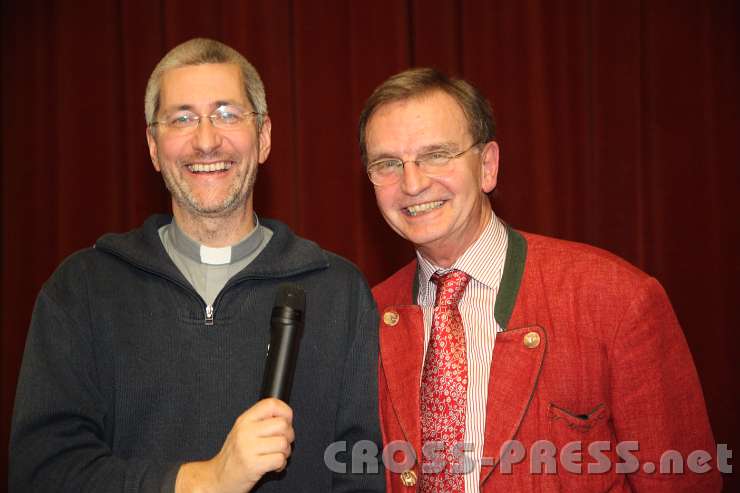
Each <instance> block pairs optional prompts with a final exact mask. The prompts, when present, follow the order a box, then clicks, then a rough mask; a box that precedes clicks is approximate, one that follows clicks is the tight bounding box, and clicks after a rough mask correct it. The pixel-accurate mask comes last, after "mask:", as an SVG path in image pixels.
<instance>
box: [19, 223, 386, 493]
mask: <svg viewBox="0 0 740 493" xmlns="http://www.w3.org/2000/svg"><path fill="white" fill-rule="evenodd" d="M169 221H171V217H169V216H152V217H151V218H149V219H148V220H147V221H146V222H145V224H144V225H143V226H142V227H141V228H139V229H136V230H134V231H131V232H129V233H126V234H109V235H105V236H103V237H101V238H100V239H99V240H98V241H97V243H96V245H95V247H94V248H89V249H86V250H82V251H80V252H77V253H75V254H74V255H72V256H71V257H69V258H68V259H67V260H65V261H64V262H63V263H62V264H61V265H60V266H59V268H58V269H57V271H56V272H55V273H54V274H53V275H52V277H51V278H50V279H49V280H48V281H47V282H46V284H45V285H44V287H43V288H42V290H41V292H40V294H39V297H38V299H37V302H36V306H35V309H34V312H33V317H32V321H31V328H30V330H29V334H28V338H27V342H26V349H25V353H24V357H23V364H22V367H21V372H20V377H19V383H18V391H17V395H16V402H15V409H14V415H13V422H12V430H11V443H10V475H9V486H10V491H11V492H31V491H33V492H44V491H63V492H75V493H78V492H96V493H100V492H121V493H123V492H126V493H128V492H141V493H144V492H147V493H148V492H157V493H159V492H171V491H174V483H175V478H176V476H177V471H178V469H179V466H180V465H181V464H182V463H184V462H189V461H195V460H205V459H209V458H211V457H213V456H214V455H215V454H216V453H218V451H219V450H220V449H221V446H222V444H223V442H224V440H225V438H226V435H227V434H228V432H229V431H230V429H231V428H232V426H233V424H234V422H235V420H236V419H237V417H238V416H239V415H241V414H242V413H243V412H244V411H245V410H247V409H248V408H249V407H250V406H252V405H253V404H255V403H256V402H257V401H258V400H259V392H260V386H261V382H262V373H263V367H264V362H265V354H266V348H267V345H268V343H269V338H270V330H269V326H270V324H269V322H270V312H271V308H272V305H273V302H274V299H275V293H276V292H277V289H278V286H279V285H280V284H282V283H285V282H294V283H298V284H300V285H301V286H302V287H303V288H304V289H305V291H306V312H305V329H304V334H303V339H302V343H301V346H300V351H299V357H298V362H297V367H296V374H295V377H294V380H293V388H292V392H291V396H290V406H291V407H292V408H293V412H294V419H293V426H294V429H295V432H296V439H295V443H294V449H293V454H292V456H291V458H290V460H289V463H288V467H287V469H286V470H285V471H284V472H283V473H281V474H269V475H268V476H266V477H265V478H263V480H262V481H261V482H260V483H258V485H257V486H256V487H255V489H254V490H253V491H259V492H296V491H382V490H383V476H382V471H381V473H380V474H338V473H332V472H331V471H330V469H329V468H328V467H327V466H326V465H325V463H324V453H325V450H326V448H327V446H328V445H329V444H331V443H332V442H335V441H346V442H347V446H346V447H347V448H346V449H347V450H351V449H352V446H353V444H354V443H356V442H358V441H360V440H370V441H372V442H375V443H376V444H379V443H380V437H379V431H378V423H377V377H376V376H377V369H376V363H377V354H378V352H377V327H378V320H377V314H376V310H375V305H374V302H373V300H372V297H371V295H370V292H369V289H368V287H367V285H366V282H365V280H364V279H363V277H362V275H361V274H360V273H359V272H358V270H357V269H356V268H355V267H354V266H353V265H352V264H351V263H349V262H347V261H346V260H344V259H342V258H341V257H338V256H336V255H334V254H332V253H329V252H326V251H324V250H322V249H321V248H319V247H318V246H317V245H316V244H315V243H312V242H310V241H307V240H304V239H301V238H299V237H297V236H295V235H294V234H293V233H292V232H291V231H290V230H289V229H288V228H287V226H285V225H284V224H281V223H279V222H277V221H271V220H266V219H265V220H263V221H262V223H263V224H264V225H265V226H266V227H268V228H269V229H271V230H272V231H273V233H274V235H273V237H272V239H271V240H270V242H269V244H268V245H267V247H266V248H265V249H264V250H263V251H262V252H261V253H260V255H259V256H258V257H257V258H256V259H255V260H254V261H253V262H252V263H251V264H250V265H248V266H247V267H246V268H245V269H244V270H242V271H241V272H239V273H238V274H236V275H235V276H234V277H233V278H232V279H231V280H229V282H228V283H227V284H226V286H225V287H224V289H223V290H222V291H221V293H220V294H219V295H218V297H217V298H216V300H215V302H214V304H213V308H214V311H213V314H212V316H211V317H209V316H208V314H207V313H206V304H205V303H204V301H203V300H202V299H201V297H200V296H199V295H198V294H197V293H196V292H195V290H194V289H193V288H192V287H191V286H190V285H189V284H188V282H187V281H186V280H185V278H184V277H183V276H182V274H181V273H180V271H179V270H178V269H177V267H175V265H174V264H173V263H172V261H171V259H170V258H169V257H168V255H167V253H166V252H165V250H164V248H163V246H162V243H161V241H160V238H159V236H158V234H157V229H158V228H159V227H161V226H162V225H164V224H166V223H168V222H169ZM339 459H340V460H341V459H342V457H341V456H340V457H339ZM348 470H351V469H350V468H348Z"/></svg>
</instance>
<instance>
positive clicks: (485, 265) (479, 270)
mask: <svg viewBox="0 0 740 493" xmlns="http://www.w3.org/2000/svg"><path fill="white" fill-rule="evenodd" d="M506 244H507V237H506V226H504V224H503V222H501V220H500V219H499V218H498V217H496V214H494V213H493V211H491V219H490V220H489V221H488V224H487V225H486V227H485V228H484V229H483V232H482V233H481V235H480V236H479V237H478V239H477V240H475V241H474V242H473V244H472V245H470V246H469V247H468V249H467V250H465V252H463V254H462V255H461V256H460V257H459V258H458V259H457V260H455V262H454V263H453V264H452V266H450V267H449V268H443V267H439V266H437V265H435V264H433V263H432V262H430V261H429V260H427V259H426V258H424V256H423V255H422V254H421V253H419V251H418V250H417V251H416V258H417V260H418V265H419V269H418V276H419V298H418V299H419V300H425V301H429V299H430V298H431V303H433V302H434V298H433V294H434V293H435V292H436V288H435V286H434V285H433V283H432V281H431V278H432V275H433V274H434V273H435V272H438V273H445V272H448V271H450V270H452V269H457V270H461V271H463V272H465V273H466V274H468V275H469V276H470V277H471V280H474V281H476V282H479V283H481V284H482V285H484V286H486V287H488V288H490V289H496V288H498V285H499V284H500V283H501V274H502V272H503V268H504V261H505V259H506Z"/></svg>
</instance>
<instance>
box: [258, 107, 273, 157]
mask: <svg viewBox="0 0 740 493" xmlns="http://www.w3.org/2000/svg"><path fill="white" fill-rule="evenodd" d="M271 134H272V122H271V121H270V117H269V116H268V115H265V116H264V117H263V120H262V128H261V129H260V134H259V142H260V149H259V152H260V154H259V157H258V158H259V159H258V162H259V163H260V164H262V163H264V162H265V161H267V157H268V156H269V155H270V149H271V146H272V140H271V139H272V137H271Z"/></svg>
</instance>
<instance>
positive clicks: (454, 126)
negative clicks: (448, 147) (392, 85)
mask: <svg viewBox="0 0 740 493" xmlns="http://www.w3.org/2000/svg"><path fill="white" fill-rule="evenodd" d="M468 134H469V131H468V122H467V119H466V118H465V114H464V113H463V111H462V108H461V107H460V105H459V104H458V103H457V101H455V99H454V98H453V97H452V96H450V95H448V94H447V93H445V92H443V91H434V92H431V93H429V94H424V95H421V96H417V97H413V98H410V99H404V100H401V101H394V102H391V103H386V104H383V105H381V106H379V107H378V108H377V109H376V110H375V111H374V112H373V114H372V116H371V117H370V120H369V121H368V123H367V127H366V138H365V142H366V145H367V149H368V153H369V154H370V153H376V152H396V153H400V152H413V151H414V150H416V149H418V148H420V147H424V146H431V145H435V144H443V143H458V144H461V145H463V144H465V143H466V142H465V139H466V136H467V135H468Z"/></svg>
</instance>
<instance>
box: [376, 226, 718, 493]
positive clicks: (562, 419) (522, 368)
mask: <svg viewBox="0 0 740 493" xmlns="http://www.w3.org/2000/svg"><path fill="white" fill-rule="evenodd" d="M415 274H416V262H415V261H414V262H411V263H410V264H408V265H407V266H405V267H404V268H402V269H401V270H399V271H398V272H396V273H395V274H394V275H393V276H391V277H390V278H389V279H387V280H386V281H384V282H382V283H381V284H379V285H378V286H376V287H375V289H374V290H373V294H374V296H375V299H376V301H377V303H378V309H379V310H380V314H381V321H380V371H379V384H380V385H379V392H380V396H379V398H380V419H381V427H382V431H383V440H384V444H388V443H391V442H394V441H396V440H402V441H406V442H408V443H410V444H411V445H412V446H413V448H414V451H415V454H416V457H421V453H420V450H421V433H420V425H419V422H420V421H419V382H420V375H421V369H422V357H423V355H422V353H423V347H424V341H423V337H424V330H423V325H422V312H421V309H420V307H419V306H417V305H415V304H414V300H415V292H416V286H415V284H416V275H415ZM495 316H496V320H497V321H498V322H499V324H500V325H501V327H502V328H504V329H505V330H504V331H503V332H501V333H499V334H498V335H496V343H495V346H494V351H493V359H492V362H491V373H490V381H489V386H488V388H489V390H488V399H487V411H486V413H487V418H486V428H485V443H484V453H483V456H484V457H485V458H487V459H488V460H489V463H488V464H486V463H485V462H484V465H483V467H482V469H481V479H480V481H481V491H484V492H507V493H508V492H567V493H576V492H606V491H609V492H629V491H638V492H643V491H644V492H651V493H656V492H657V493H660V492H666V493H668V492H670V493H677V492H691V493H697V492H718V491H720V490H721V478H720V474H719V472H718V471H717V469H716V466H715V463H714V458H715V455H716V452H717V450H716V445H715V442H714V439H713V437H712V432H711V429H710V426H709V421H708V418H707V413H706V407H705V404H704V398H703V395H702V391H701V387H700V384H699V379H698V377H697V374H696V369H695V368H694V364H693V361H692V359H691V355H690V353H689V349H688V346H687V345H686V341H685V339H684V336H683V333H682V331H681V328H680V326H679V324H678V321H677V320H676V317H675V315H674V313H673V310H672V308H671V305H670V303H669V301H668V298H667V296H666V294H665V292H664V291H663V289H662V288H661V286H660V285H659V284H658V282H657V281H656V280H655V279H653V278H651V277H649V276H648V275H646V274H645V273H643V272H641V271H639V270H638V269H636V268H635V267H633V266H632V265H630V264H628V263H627V262H625V261H623V260H621V259H619V258H618V257H616V256H614V255H612V254H610V253H607V252H605V251H602V250H599V249H597V248H593V247H589V246H587V245H582V244H576V243H570V242H565V241H560V240H555V239H551V238H545V237H542V236H537V235H531V234H526V233H521V234H520V233H517V232H515V231H514V230H511V229H510V230H509V245H508V249H507V254H506V262H505V267H504V273H503V278H502V280H501V287H500V290H499V294H498V297H497V300H496V305H495ZM491 330H492V331H493V330H494V329H493V327H492V328H491ZM509 440H516V441H517V443H518V444H520V445H521V448H514V449H511V450H512V451H511V452H510V453H511V454H513V455H510V456H509V457H510V458H509V459H507V460H505V461H504V462H501V457H502V454H501V451H502V445H503V444H504V443H506V442H507V441H509ZM538 440H547V441H549V442H550V443H551V444H552V445H554V446H555V448H556V451H557V454H558V455H555V457H556V458H557V457H559V456H560V453H561V451H562V450H563V447H564V446H565V445H566V444H568V443H569V442H580V445H581V449H580V452H581V453H582V461H581V464H582V465H581V468H582V469H581V470H582V471H583V472H584V473H582V474H578V473H577V472H571V471H569V470H567V469H566V467H564V465H563V464H564V463H563V462H561V461H560V460H557V461H556V464H555V466H556V468H557V469H556V471H557V472H556V473H555V474H546V473H545V472H544V471H546V469H545V468H544V467H543V468H542V469H541V470H542V471H543V472H542V473H539V474H535V473H532V472H531V471H530V468H531V467H532V465H536V463H535V461H533V460H532V458H533V450H532V447H533V444H535V442H537V441H538ZM632 440H634V441H637V442H639V450H637V451H636V450H634V449H633V448H630V444H629V443H624V444H623V445H622V446H624V447H626V450H627V451H626V453H625V452H620V453H619V454H617V452H616V450H615V449H616V447H617V443H619V442H625V441H632ZM597 441H606V442H608V447H609V450H608V451H605V452H602V453H603V455H599V452H598V451H596V452H594V453H593V454H591V453H589V445H591V444H592V443H593V442H597ZM540 443H541V442H540ZM577 445H578V443H576V444H571V445H570V446H577ZM603 445H604V444H603V443H602V444H598V443H597V444H593V445H592V446H594V447H596V446H603ZM622 446H620V447H622ZM620 450H622V449H620ZM669 450H676V451H678V452H679V453H680V454H681V457H682V458H683V461H684V467H683V469H684V473H683V474H660V473H659V467H660V466H659V464H660V460H661V454H663V452H665V451H669ZM695 450H704V451H706V452H708V453H709V454H711V456H712V459H713V460H712V461H711V462H710V466H711V472H708V473H703V474H695V473H692V472H690V471H689V468H688V467H687V463H686V459H687V458H688V456H689V454H690V453H691V452H692V451H695ZM576 451H577V450H576ZM521 453H524V454H525V456H524V458H523V459H519V455H521ZM517 454H519V455H517ZM397 455H398V454H397ZM534 455H537V454H534ZM402 457H403V454H401V455H400V458H397V459H396V460H397V461H401V459H402ZM633 459H636V460H637V461H639V468H640V470H639V471H638V472H635V473H630V474H625V473H624V472H620V473H618V472H617V471H616V469H617V467H616V466H617V464H618V463H625V467H627V466H630V465H633V464H636V462H634V463H633V462H631V461H632V460H633ZM606 460H608V461H609V464H610V467H608V471H607V472H603V473H600V474H585V471H586V468H587V464H589V463H594V462H597V461H600V462H601V463H602V464H603V463H604V461H606ZM419 462H420V461H419V460H417V461H416V464H415V465H414V466H413V468H412V469H409V470H405V471H401V470H398V468H396V471H395V472H394V471H392V470H391V469H393V468H390V467H387V468H386V481H387V487H388V491H391V492H409V491H415V489H416V486H417V485H418V481H416V479H417V477H418V476H420V474H421V473H420V466H419ZM576 462H578V461H577V457H576ZM647 462H651V463H653V464H654V465H655V466H656V472H654V473H652V474H649V473H646V472H644V470H643V466H644V464H645V463H647ZM620 467H622V466H620ZM646 467H648V468H649V466H646ZM507 469H509V471H507ZM569 469H573V468H572V467H570V468H569ZM404 483H405V484H406V485H410V486H404ZM411 485H413V486H411Z"/></svg>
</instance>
